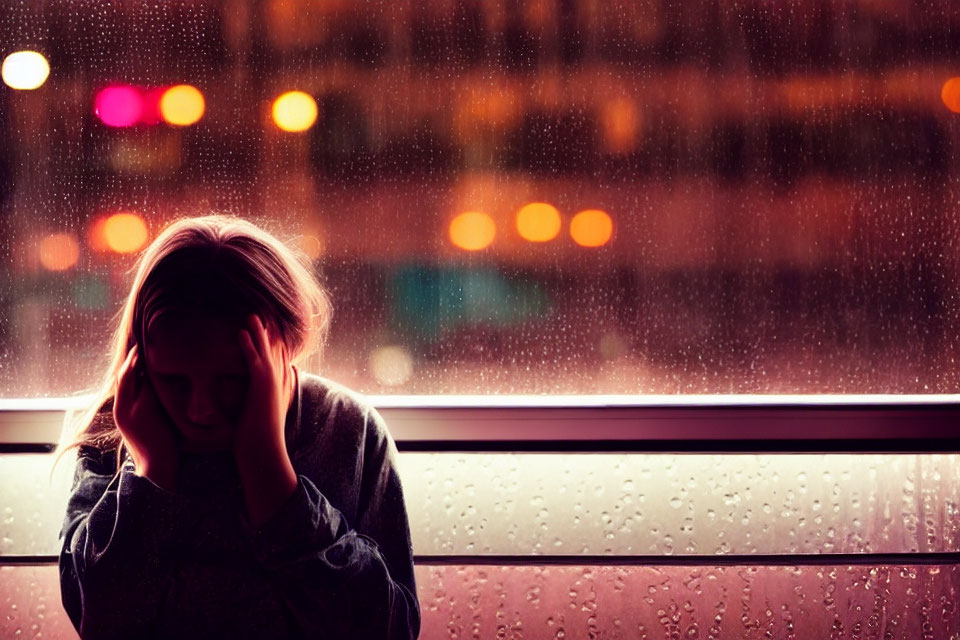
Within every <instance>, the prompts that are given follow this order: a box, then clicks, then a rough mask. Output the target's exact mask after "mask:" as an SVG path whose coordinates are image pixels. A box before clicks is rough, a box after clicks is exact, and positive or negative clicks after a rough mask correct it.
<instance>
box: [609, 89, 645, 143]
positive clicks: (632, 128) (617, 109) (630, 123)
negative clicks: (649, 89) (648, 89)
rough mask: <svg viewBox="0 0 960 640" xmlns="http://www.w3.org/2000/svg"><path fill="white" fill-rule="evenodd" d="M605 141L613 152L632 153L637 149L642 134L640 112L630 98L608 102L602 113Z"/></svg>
mask: <svg viewBox="0 0 960 640" xmlns="http://www.w3.org/2000/svg"><path fill="white" fill-rule="evenodd" d="M601 123H602V131H603V142H604V146H605V147H606V150H607V151H609V152H611V153H621V154H625V153H630V152H632V151H634V150H635V149H636V146H637V139H638V137H639V134H640V112H639V111H638V110H637V105H636V104H635V103H634V102H633V100H631V99H630V98H617V99H615V100H611V101H610V102H608V103H606V104H605V105H604V107H603V111H602V114H601Z"/></svg>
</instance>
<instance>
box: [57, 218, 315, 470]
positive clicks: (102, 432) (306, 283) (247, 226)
mask: <svg viewBox="0 0 960 640" xmlns="http://www.w3.org/2000/svg"><path fill="white" fill-rule="evenodd" d="M170 310H186V311H198V312H205V313H210V314H213V315H216V316H219V317H225V318H227V319H231V320H234V321H239V320H241V319H242V318H243V317H244V316H245V315H247V314H251V313H256V314H257V315H258V316H260V317H261V318H262V319H263V320H264V322H265V324H266V326H267V329H268V330H269V331H270V332H271V333H272V335H276V336H279V338H280V339H281V340H282V341H283V342H284V344H285V345H286V347H287V349H288V352H289V353H290V354H291V362H293V363H295V364H301V363H302V362H303V361H304V360H306V359H307V358H309V357H310V356H312V355H319V352H320V350H321V348H322V346H323V343H324V341H325V339H326V334H327V330H328V328H329V324H330V316H331V313H332V309H331V306H330V301H329V298H328V297H327V295H326V293H325V292H324V290H323V289H322V288H321V287H320V285H319V284H318V283H317V280H316V278H315V277H314V276H313V274H312V273H311V271H310V269H309V267H308V265H307V262H306V259H305V258H303V257H301V256H300V255H298V253H296V252H295V251H294V250H292V249H290V248H289V247H287V246H286V245H285V244H284V243H283V242H281V241H280V240H278V239H277V238H276V237H274V236H273V235H271V234H270V233H268V232H266V231H264V230H263V229H261V228H259V227H257V226H256V225H254V224H252V223H250V222H247V221H246V220H243V219H241V218H234V217H229V216H221V215H211V216H203V217H198V218H185V219H181V220H177V221H176V222H174V223H172V224H170V225H169V226H168V227H167V228H166V229H164V230H163V231H162V232H161V233H160V235H158V236H157V238H156V239H155V240H154V241H153V242H152V243H151V244H150V246H149V247H147V249H146V250H145V251H144V252H143V254H142V255H141V257H140V259H139V261H138V263H137V267H136V275H135V276H134V279H133V285H132V287H131V289H130V294H129V295H128V296H127V300H126V303H125V304H124V306H123V308H122V310H121V311H120V313H119V322H118V324H117V327H116V329H115V330H114V336H113V346H112V349H111V354H110V365H109V367H108V369H107V371H106V373H105V375H104V377H103V380H102V382H101V383H100V385H99V386H98V388H97V389H98V390H97V392H96V393H95V394H94V402H93V403H92V404H91V406H90V407H89V408H88V409H87V410H85V411H81V412H80V413H79V414H78V415H77V416H76V418H74V419H72V420H70V421H69V422H71V423H72V425H71V426H72V429H71V431H72V432H73V433H74V434H75V435H73V436H72V440H71V439H68V440H67V441H65V442H61V443H60V446H59V447H58V452H57V459H59V457H60V456H62V455H63V454H64V453H65V452H66V451H67V450H69V449H72V448H74V447H80V448H81V449H87V448H93V449H95V450H97V451H98V452H100V453H107V452H110V451H116V454H117V468H118V470H119V467H120V466H121V464H122V462H123V460H124V457H125V447H124V444H123V437H122V435H121V434H120V431H119V429H117V427H116V425H115V424H114V422H113V416H112V406H113V398H114V395H115V394H116V390H117V381H118V377H119V374H120V369H121V367H122V365H123V362H124V360H125V359H126V357H127V353H128V352H129V351H130V349H131V348H132V347H133V346H134V345H135V344H140V345H142V344H143V343H144V340H143V339H144V334H145V332H146V328H147V326H149V323H150V320H151V319H152V318H154V317H156V316H158V315H159V314H161V313H164V312H166V311H170Z"/></svg>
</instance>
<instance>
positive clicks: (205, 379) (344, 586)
mask: <svg viewBox="0 0 960 640" xmlns="http://www.w3.org/2000/svg"><path fill="white" fill-rule="evenodd" d="M328 318H329V306H328V303H327V300H326V297H325V295H324V294H323V292H322V291H321V289H320V288H319V286H318V285H317V284H316V281H315V280H314V278H313V277H312V276H311V274H310V273H309V272H308V271H307V269H305V268H304V267H303V266H302V265H301V264H300V263H299V262H298V261H297V259H296V258H295V257H294V255H293V254H292V253H291V251H290V250H289V249H287V248H286V247H285V246H284V245H283V244H282V243H280V242H279V241H278V240H276V239H275V238H274V237H272V236H271V235H269V234H268V233H266V232H264V231H262V230H260V229H259V228H257V227H255V226H254V225H252V224H249V223H247V222H244V221H242V220H239V219H234V218H227V217H219V216H211V217H204V218H195V219H189V220H182V221H179V222H176V223H174V224H173V225H171V226H170V227H168V228H167V229H166V230H165V231H164V232H163V233H161V234H160V236H159V237H158V238H157V239H156V240H155V241H154V242H153V244H152V245H151V246H150V247H149V248H148V249H147V250H146V252H145V253H144V255H143V257H142V258H141V261H140V264H139V268H138V270H137V273H136V277H135V280H134V283H133V288H132V290H131V292H130V296H129V298H128V299H127V302H126V306H125V307H124V310H123V314H122V316H121V320H120V325H119V328H118V331H117V334H116V340H115V345H114V353H113V363H112V366H111V367H110V370H109V373H108V375H107V376H106V379H105V381H104V385H103V389H102V391H101V394H100V397H99V398H98V401H97V403H96V404H95V405H94V408H93V409H92V410H91V412H90V413H89V414H88V415H87V416H86V418H85V419H84V420H83V422H82V424H83V428H82V429H81V430H80V431H79V433H78V436H77V438H76V441H75V442H73V443H72V445H71V446H76V447H77V448H78V463H77V471H76V477H75V482H74V488H73V493H72V495H71V497H70V501H69V504H68V506H67V514H66V520H65V523H64V527H63V530H62V532H61V538H62V551H61V554H60V584H61V591H62V597H63V604H64V607H65V608H66V610H67V612H68V614H69V615H70V618H71V620H72V621H73V623H74V625H75V626H76V627H77V630H78V631H79V632H80V635H81V637H82V638H153V637H156V638H199V637H205V638H227V637H229V638H391V639H392V638H414V637H416V636H417V634H418V632H419V626H420V612H419V605H418V603H417V597H416V589H415V585H414V577H413V560H412V550H411V545H410V533H409V527H408V524H407V516H406V511H405V509H404V503H403V494H402V491H401V487H400V480H399V478H398V476H397V471H396V467H395V458H396V448H395V446H394V443H393V441H392V440H391V438H390V435H389V434H388V432H387V429H386V427H385V426H384V424H383V421H382V419H381V418H380V416H379V415H378V414H377V412H376V411H375V410H374V409H373V408H372V407H370V406H369V405H368V404H365V403H364V401H363V400H361V399H360V398H358V397H357V396H356V395H354V394H353V393H351V392H350V391H348V390H347V389H345V388H343V387H341V386H338V385H336V384H334V383H333V382H330V381H328V380H325V379H323V378H320V377H317V376H315V375H311V374H308V373H305V372H303V371H300V370H299V369H298V368H297V366H296V364H295V363H297V362H301V361H302V360H303V359H304V358H305V357H307V356H308V355H309V354H310V353H311V351H313V350H314V347H315V345H318V344H319V343H320V342H321V340H322V337H323V333H324V331H325V329H326V326H327V323H328Z"/></svg>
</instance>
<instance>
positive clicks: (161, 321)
mask: <svg viewBox="0 0 960 640" xmlns="http://www.w3.org/2000/svg"><path fill="white" fill-rule="evenodd" d="M238 330H239V325H238V324H237V325H235V324H232V323H228V322H226V321H225V320H223V319H221V318H218V317H215V316H212V315H206V314H198V315H191V314H190V313H189V312H168V313H164V314H161V315H160V316H157V317H156V318H154V319H153V320H152V321H151V322H150V326H149V327H148V328H147V336H146V343H147V344H146V360H147V375H148V376H149V378H150V382H151V384H152V385H153V388H154V390H155V391H156V393H157V397H158V398H159V400H160V403H161V404H162V405H163V407H164V409H166V411H167V414H168V415H169V416H170V419H171V420H172V421H173V425H174V427H175V428H176V429H177V431H178V432H179V434H180V435H181V436H182V442H181V446H182V447H183V448H184V450H186V451H192V452H213V451H222V450H224V449H226V448H228V447H229V446H230V444H231V441H232V439H233V432H234V429H235V427H236V425H237V424H238V422H239V419H240V415H241V412H242V411H243V406H244V399H245V397H246V392H247V386H248V383H249V378H248V375H247V365H246V361H245V360H244V357H243V352H242V351H241V350H240V344H239V343H238V341H237V332H238Z"/></svg>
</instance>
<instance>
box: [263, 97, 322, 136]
mask: <svg viewBox="0 0 960 640" xmlns="http://www.w3.org/2000/svg"><path fill="white" fill-rule="evenodd" d="M272 113H273V121H274V122H275V123H276V124H277V126H278V127H280V128H281V129H283V130H284V131H290V132H294V133H295V132H298V131H306V130H307V129H309V128H310V127H312V126H313V123H314V122H316V121H317V101H316V100H314V99H313V96H311V95H309V94H306V93H304V92H303V91H288V92H287V93H285V94H283V95H281V96H280V97H279V98H277V99H276V100H274V101H273V112H272Z"/></svg>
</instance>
